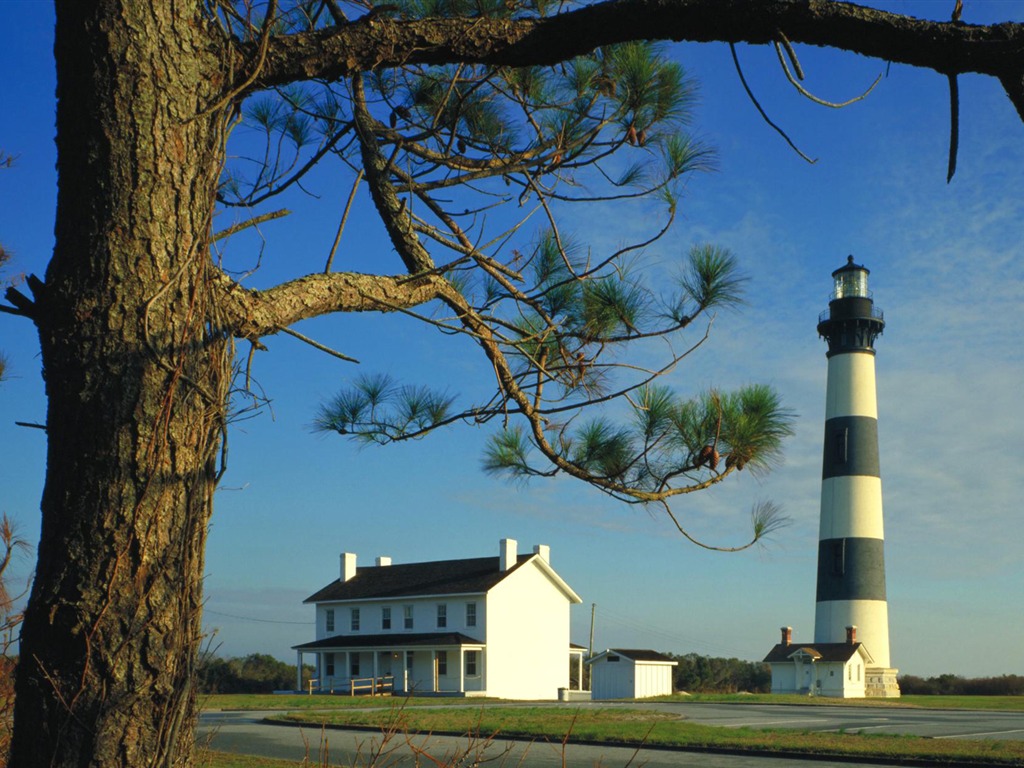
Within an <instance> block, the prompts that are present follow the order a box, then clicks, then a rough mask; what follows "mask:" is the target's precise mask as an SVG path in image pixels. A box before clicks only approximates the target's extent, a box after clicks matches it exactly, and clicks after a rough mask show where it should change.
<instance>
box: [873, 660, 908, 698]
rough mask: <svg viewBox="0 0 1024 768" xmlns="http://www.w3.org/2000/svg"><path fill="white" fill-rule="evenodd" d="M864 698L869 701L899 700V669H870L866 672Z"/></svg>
mask: <svg viewBox="0 0 1024 768" xmlns="http://www.w3.org/2000/svg"><path fill="white" fill-rule="evenodd" d="M864 672H865V678H864V683H865V684H864V696H865V698H869V699H898V698H899V697H900V686H899V683H897V682H896V674H897V673H898V672H899V670H898V669H893V668H892V667H868V668H867V669H865V670H864Z"/></svg>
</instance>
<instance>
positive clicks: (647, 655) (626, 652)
mask: <svg viewBox="0 0 1024 768" xmlns="http://www.w3.org/2000/svg"><path fill="white" fill-rule="evenodd" d="M610 653H612V654H618V655H619V656H625V657H626V658H627V659H630V660H631V661H657V662H661V663H669V664H676V663H677V662H676V660H675V659H673V658H672V657H670V656H666V655H665V654H663V653H658V652H657V651H652V650H649V649H647V648H609V649H608V650H607V651H602V652H601V653H598V654H596V655H595V656H594V657H593V658H592V659H590V661H596V660H597V659H599V658H602V657H604V656H607V655H608V654H610Z"/></svg>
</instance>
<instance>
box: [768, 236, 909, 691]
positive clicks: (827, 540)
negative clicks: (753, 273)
mask: <svg viewBox="0 0 1024 768" xmlns="http://www.w3.org/2000/svg"><path fill="white" fill-rule="evenodd" d="M868 274H869V271H868V269H867V268H866V267H863V266H861V265H859V264H855V263H854V261H853V256H850V257H849V258H848V259H847V262H846V264H844V265H843V266H842V267H840V268H839V269H837V270H836V271H835V272H833V273H832V279H833V292H832V296H831V299H830V301H829V304H828V309H827V310H825V311H824V312H822V313H821V315H820V316H819V317H818V334H819V335H820V336H821V337H822V338H823V339H825V341H826V342H827V343H828V352H827V353H826V357H827V358H828V383H827V385H826V395H825V439H824V450H823V452H822V453H823V457H822V471H821V517H820V522H819V528H818V579H817V597H816V603H815V612H814V642H813V643H809V644H801V643H796V642H794V641H793V637H792V629H791V628H790V627H783V628H782V637H781V642H780V643H778V644H777V645H776V646H775V647H774V648H773V649H772V650H771V652H769V654H768V656H767V657H766V658H765V661H766V662H768V663H769V665H770V666H771V670H772V692H773V693H805V694H809V695H821V696H837V697H843V698H859V697H864V696H871V697H896V696H899V695H900V691H899V686H898V685H897V682H896V672H897V670H896V669H893V668H892V667H891V666H890V659H889V609H888V604H887V603H886V595H885V556H884V540H885V536H884V533H883V528H882V474H881V467H880V462H879V457H878V403H877V399H876V393H875V346H874V345H875V339H877V338H878V337H879V336H880V335H881V333H882V331H883V329H884V328H885V320H884V318H883V316H882V312H881V311H880V310H879V309H878V308H877V307H875V305H874V301H872V298H871V292H870V291H869V290H868Z"/></svg>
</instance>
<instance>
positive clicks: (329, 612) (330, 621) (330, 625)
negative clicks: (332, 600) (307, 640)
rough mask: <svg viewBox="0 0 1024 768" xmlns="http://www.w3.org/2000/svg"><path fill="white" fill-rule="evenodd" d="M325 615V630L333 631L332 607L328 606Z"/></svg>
mask: <svg viewBox="0 0 1024 768" xmlns="http://www.w3.org/2000/svg"><path fill="white" fill-rule="evenodd" d="M326 615H327V631H328V632H333V631H334V609H333V608H328V609H327V612H326Z"/></svg>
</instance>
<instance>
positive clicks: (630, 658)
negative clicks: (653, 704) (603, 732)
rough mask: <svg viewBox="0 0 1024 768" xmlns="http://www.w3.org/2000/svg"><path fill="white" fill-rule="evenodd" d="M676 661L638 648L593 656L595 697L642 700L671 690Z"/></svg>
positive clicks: (591, 680)
mask: <svg viewBox="0 0 1024 768" xmlns="http://www.w3.org/2000/svg"><path fill="white" fill-rule="evenodd" d="M678 663H679V662H676V661H673V660H672V659H670V658H669V657H668V656H666V655H665V654H663V653H658V652H656V651H649V650H642V649H635V648H609V649H608V650H606V651H602V652H601V653H599V654H597V655H596V656H593V657H591V658H590V659H589V660H588V661H587V664H589V665H590V690H591V691H592V695H591V698H593V699H643V698H647V697H649V696H667V695H668V694H670V693H672V676H673V674H674V671H675V670H674V669H673V668H674V667H675V666H676V665H677V664H678Z"/></svg>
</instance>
